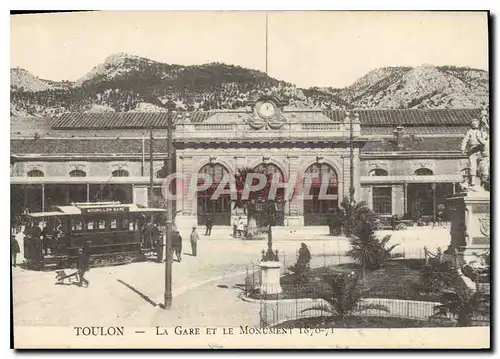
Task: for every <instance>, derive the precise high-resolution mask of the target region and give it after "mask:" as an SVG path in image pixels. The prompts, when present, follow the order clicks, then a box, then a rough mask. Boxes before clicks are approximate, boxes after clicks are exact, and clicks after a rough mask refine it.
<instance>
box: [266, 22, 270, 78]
mask: <svg viewBox="0 0 500 359" xmlns="http://www.w3.org/2000/svg"><path fill="white" fill-rule="evenodd" d="M268 28H269V24H268V18H267V12H266V75H267V46H268Z"/></svg>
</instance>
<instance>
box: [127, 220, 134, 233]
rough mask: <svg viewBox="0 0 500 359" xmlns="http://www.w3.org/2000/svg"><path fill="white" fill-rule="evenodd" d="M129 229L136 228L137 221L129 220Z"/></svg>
mask: <svg viewBox="0 0 500 359" xmlns="http://www.w3.org/2000/svg"><path fill="white" fill-rule="evenodd" d="M128 229H129V231H133V230H135V222H129V224H128Z"/></svg>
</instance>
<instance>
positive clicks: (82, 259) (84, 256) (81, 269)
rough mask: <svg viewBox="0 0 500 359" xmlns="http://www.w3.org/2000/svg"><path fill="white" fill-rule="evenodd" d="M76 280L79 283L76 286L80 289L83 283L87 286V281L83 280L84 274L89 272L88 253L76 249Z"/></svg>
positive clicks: (81, 249)
mask: <svg viewBox="0 0 500 359" xmlns="http://www.w3.org/2000/svg"><path fill="white" fill-rule="evenodd" d="M77 266H78V278H79V279H80V282H79V283H78V285H79V286H80V287H81V286H82V285H83V284H84V283H85V286H86V287H88V286H89V281H88V280H87V279H85V272H87V271H88V270H89V252H88V250H84V249H83V248H78V263H77Z"/></svg>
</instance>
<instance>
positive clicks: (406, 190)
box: [403, 182, 408, 216]
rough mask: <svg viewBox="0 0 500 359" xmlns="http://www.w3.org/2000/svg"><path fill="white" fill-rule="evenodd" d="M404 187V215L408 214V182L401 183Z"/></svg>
mask: <svg viewBox="0 0 500 359" xmlns="http://www.w3.org/2000/svg"><path fill="white" fill-rule="evenodd" d="M403 187H404V210H405V213H404V214H405V216H406V215H407V214H408V183H407V182H405V183H404V184H403Z"/></svg>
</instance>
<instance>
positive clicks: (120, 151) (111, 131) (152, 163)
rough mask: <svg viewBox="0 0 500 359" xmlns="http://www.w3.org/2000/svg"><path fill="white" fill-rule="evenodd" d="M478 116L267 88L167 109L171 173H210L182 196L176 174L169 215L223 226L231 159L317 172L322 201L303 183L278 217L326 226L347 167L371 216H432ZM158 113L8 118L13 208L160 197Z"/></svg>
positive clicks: (267, 168)
mask: <svg viewBox="0 0 500 359" xmlns="http://www.w3.org/2000/svg"><path fill="white" fill-rule="evenodd" d="M481 115H482V110H481V109H404V110H375V109H364V110H359V111H356V112H352V113H346V112H344V111H340V110H310V109H292V108H289V107H287V106H286V105H285V104H283V103H282V102H280V101H279V100H278V99H276V98H274V97H265V98H260V99H258V100H256V101H255V103H253V104H252V106H251V108H250V109H248V110H221V111H206V112H205V111H204V112H182V113H177V114H176V115H175V130H174V131H173V134H172V136H173V142H174V147H175V157H174V171H176V172H178V173H179V172H180V173H183V174H188V175H190V176H197V175H198V173H206V174H210V175H211V176H212V178H213V186H211V187H210V188H207V189H205V190H203V191H199V192H197V193H195V194H194V195H193V196H189V195H187V194H188V192H189V188H188V187H189V185H188V184H187V182H186V181H177V182H176V184H175V186H176V187H175V192H176V194H182V196H179V198H178V199H177V201H176V202H175V209H176V212H177V215H176V223H177V225H178V226H179V227H184V226H186V227H187V226H191V225H195V224H203V223H204V220H205V218H206V216H207V215H211V216H212V218H213V221H214V224H215V225H230V224H231V223H232V222H231V220H232V218H234V216H237V215H239V213H238V212H237V209H234V208H233V207H234V206H233V205H232V202H231V198H230V197H229V195H222V196H220V197H218V198H217V199H212V198H211V195H212V193H213V191H214V186H216V185H217V184H218V181H221V180H222V179H223V177H224V175H225V174H229V175H233V174H234V173H235V172H236V171H237V170H238V169H240V168H259V170H261V171H264V172H266V173H273V174H278V175H279V177H280V179H282V180H283V181H284V182H286V181H288V180H289V179H291V178H292V177H293V176H294V174H295V175H296V174H302V175H303V174H307V173H310V174H314V175H315V176H316V177H317V178H321V177H322V176H325V175H326V174H327V175H328V193H329V194H330V198H329V199H327V200H325V199H321V198H320V197H319V195H318V194H319V186H318V185H317V182H313V183H312V184H311V190H310V194H311V197H310V198H308V199H304V198H302V197H301V196H294V197H293V198H292V199H291V200H289V201H285V202H283V203H280V204H279V206H278V207H279V208H278V213H279V216H278V217H279V221H278V223H277V225H281V226H290V227H294V226H311V225H322V224H325V223H326V222H325V220H326V216H327V215H328V213H329V211H330V210H331V209H332V208H337V207H338V206H339V204H340V202H341V201H342V199H343V198H344V197H348V196H349V187H350V184H351V173H352V181H353V185H354V188H355V192H354V198H355V200H356V201H365V202H366V203H367V204H368V206H369V207H370V208H372V209H373V210H374V211H375V212H376V213H378V214H380V215H394V214H397V215H398V216H399V217H407V218H409V219H414V220H416V219H417V218H418V217H427V218H428V219H429V220H433V219H435V217H436V212H437V209H438V206H440V205H442V204H444V203H445V198H446V197H448V196H450V195H452V194H453V193H455V192H456V191H458V184H459V183H460V182H462V180H463V174H464V173H463V171H464V169H465V168H466V166H467V158H466V157H465V156H464V155H462V154H461V152H460V143H461V141H462V138H463V136H464V134H465V133H466V131H467V129H468V128H469V124H470V121H471V120H472V119H473V118H480V117H481ZM167 119H168V114H167V113H166V112H159V113H139V112H137V113H133V112H127V113H67V114H63V115H62V116H60V117H57V118H35V117H32V118H13V119H11V140H10V146H11V207H12V212H13V214H16V213H22V212H25V211H30V212H34V211H43V210H48V209H49V208H51V207H52V206H56V205H67V204H70V203H75V202H94V201H108V200H112V201H120V202H122V203H135V204H138V205H143V206H147V205H148V204H150V205H151V204H152V203H153V204H154V205H155V206H163V205H164V203H165V202H164V199H163V198H162V195H161V193H162V190H161V187H162V183H163V177H164V171H163V170H162V167H163V165H164V160H165V159H166V156H167V131H168V126H167V122H168V121H167ZM351 144H352V151H351ZM151 154H152V156H151ZM351 156H352V157H351ZM351 158H352V161H351ZM351 163H352V164H353V166H352V170H351ZM151 173H152V176H151ZM325 178H326V176H325ZM151 184H152V185H153V186H152V187H153V194H152V196H151V197H150V194H151ZM296 185H297V186H299V187H300V186H302V185H304V183H300V181H298V182H297V184H296Z"/></svg>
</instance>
